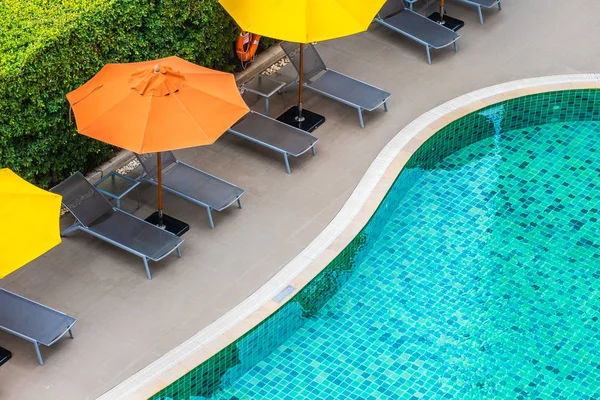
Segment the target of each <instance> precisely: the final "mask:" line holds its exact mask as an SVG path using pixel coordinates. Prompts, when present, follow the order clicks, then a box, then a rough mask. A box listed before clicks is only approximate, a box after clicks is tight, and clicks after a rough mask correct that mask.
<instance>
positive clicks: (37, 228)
mask: <svg viewBox="0 0 600 400" xmlns="http://www.w3.org/2000/svg"><path fill="white" fill-rule="evenodd" d="M61 200H62V198H61V196H59V195H57V194H54V193H50V192H47V191H45V190H42V189H40V188H38V187H36V186H34V185H32V184H31V183H29V182H27V181H25V180H24V179H22V178H20V177H19V176H18V175H17V174H15V173H14V172H12V171H11V170H10V169H8V168H3V169H0V205H1V207H0V221H2V226H1V227H0V255H1V256H0V257H1V259H0V279H2V278H4V277H5V276H6V275H8V274H10V273H11V272H13V271H15V270H17V269H19V268H21V267H22V266H23V265H25V264H27V263H28V262H29V261H31V260H33V259H35V258H37V257H39V256H41V255H42V254H44V253H45V252H47V251H48V250H50V249H51V248H53V247H54V246H56V245H57V244H59V243H60V242H61V239H60V222H59V221H60V204H61Z"/></svg>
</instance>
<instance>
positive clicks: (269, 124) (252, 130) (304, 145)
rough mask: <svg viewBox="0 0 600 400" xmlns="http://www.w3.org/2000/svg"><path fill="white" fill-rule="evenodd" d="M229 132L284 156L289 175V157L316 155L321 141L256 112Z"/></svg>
mask: <svg viewBox="0 0 600 400" xmlns="http://www.w3.org/2000/svg"><path fill="white" fill-rule="evenodd" d="M228 132H230V133H233V134H234V135H237V136H239V137H242V138H244V139H247V140H249V141H251V142H254V143H257V144H259V145H261V146H264V147H266V148H269V149H271V150H274V151H276V152H278V153H281V154H283V158H284V160H285V169H286V171H287V173H288V174H291V173H292V171H291V169H290V163H289V159H288V156H292V157H299V156H301V155H302V154H304V153H306V152H307V151H309V150H311V151H312V154H313V155H315V147H314V146H315V144H316V143H317V142H318V141H319V139H317V138H316V137H314V136H312V135H311V134H310V133H308V132H306V131H303V130H301V129H297V128H294V127H293V126H290V125H288V124H284V123H283V122H279V121H277V120H276V119H273V118H270V117H267V116H266V115H262V114H259V113H257V112H255V111H250V113H248V114H246V115H245V116H244V117H243V118H242V120H240V121H239V122H238V123H237V124H235V125H234V126H232V127H231V128H229V129H228Z"/></svg>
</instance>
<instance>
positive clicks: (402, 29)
mask: <svg viewBox="0 0 600 400" xmlns="http://www.w3.org/2000/svg"><path fill="white" fill-rule="evenodd" d="M375 22H377V23H379V24H381V25H383V26H385V27H387V28H389V29H391V30H393V31H394V32H398V33H400V34H402V35H404V36H406V37H408V38H410V39H412V40H414V41H416V42H419V43H421V44H422V45H424V46H425V50H426V51H427V62H428V63H429V64H431V51H430V49H441V48H444V47H446V46H450V45H451V44H453V45H454V51H458V45H457V43H456V41H457V40H458V39H460V37H461V35H459V34H458V33H456V32H454V31H453V30H451V29H448V28H446V27H445V26H443V25H440V24H438V23H436V22H433V21H432V20H430V19H429V18H426V17H424V16H422V15H421V14H418V13H416V12H414V11H411V10H409V9H407V8H406V6H405V5H404V0H388V1H387V2H386V3H385V4H384V5H383V7H382V8H381V10H379V13H378V14H377V16H376V17H375Z"/></svg>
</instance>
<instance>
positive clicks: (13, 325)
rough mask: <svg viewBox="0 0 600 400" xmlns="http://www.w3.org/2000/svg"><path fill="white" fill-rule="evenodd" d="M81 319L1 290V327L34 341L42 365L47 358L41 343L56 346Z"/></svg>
mask: <svg viewBox="0 0 600 400" xmlns="http://www.w3.org/2000/svg"><path fill="white" fill-rule="evenodd" d="M75 322H77V320H76V319H75V318H72V317H69V316H68V315H66V314H64V313H61V312H60V311H56V310H54V309H52V308H50V307H47V306H45V305H43V304H40V303H36V302H35V301H33V300H29V299H27V298H25V297H23V296H19V295H18V294H15V293H12V292H9V291H8V290H5V289H0V330H3V331H5V332H8V333H12V334H13V335H15V336H18V337H20V338H21V339H25V340H28V341H30V342H31V343H33V345H34V346H35V352H36V353H37V356H38V360H39V361H40V364H41V365H44V359H43V358H42V353H41V352H40V344H43V345H44V346H52V345H53V344H54V343H56V342H57V341H58V340H59V339H60V338H62V337H63V336H64V335H66V334H67V333H68V334H69V336H70V337H71V339H73V333H72V332H71V328H72V327H73V325H75Z"/></svg>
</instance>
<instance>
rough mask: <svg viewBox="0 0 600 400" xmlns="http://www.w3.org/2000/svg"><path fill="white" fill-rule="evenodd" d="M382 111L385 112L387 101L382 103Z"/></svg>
mask: <svg viewBox="0 0 600 400" xmlns="http://www.w3.org/2000/svg"><path fill="white" fill-rule="evenodd" d="M383 111H385V112H387V101H384V102H383Z"/></svg>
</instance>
